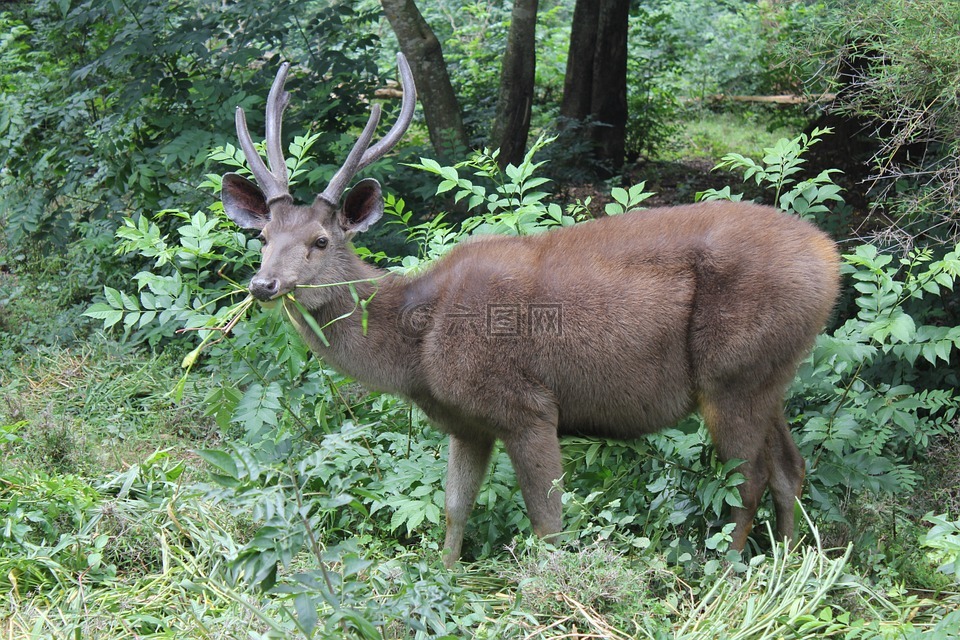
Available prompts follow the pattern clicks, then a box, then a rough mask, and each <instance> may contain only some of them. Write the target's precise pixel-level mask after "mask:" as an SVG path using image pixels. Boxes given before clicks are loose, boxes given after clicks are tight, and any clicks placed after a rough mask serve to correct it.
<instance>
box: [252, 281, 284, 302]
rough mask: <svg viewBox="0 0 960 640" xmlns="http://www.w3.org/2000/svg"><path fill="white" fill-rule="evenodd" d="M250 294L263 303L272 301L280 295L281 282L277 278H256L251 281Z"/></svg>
mask: <svg viewBox="0 0 960 640" xmlns="http://www.w3.org/2000/svg"><path fill="white" fill-rule="evenodd" d="M250 293H252V294H253V297H254V298H256V299H257V300H259V301H261V302H266V301H267V300H272V299H273V298H276V297H277V294H279V293H280V281H279V280H277V279H276V278H261V277H260V276H255V277H254V278H253V280H251V281H250Z"/></svg>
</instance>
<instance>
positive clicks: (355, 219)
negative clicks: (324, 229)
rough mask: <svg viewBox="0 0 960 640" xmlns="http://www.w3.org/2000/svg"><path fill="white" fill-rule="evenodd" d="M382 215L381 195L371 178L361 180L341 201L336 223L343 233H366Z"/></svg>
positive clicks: (375, 182)
mask: <svg viewBox="0 0 960 640" xmlns="http://www.w3.org/2000/svg"><path fill="white" fill-rule="evenodd" d="M382 215H383V193H382V192H381V191H380V183H379V182H377V181H376V180H374V179H373V178H366V179H364V180H361V181H360V182H358V183H357V184H356V186H354V187H353V189H351V190H350V193H348V194H347V197H346V199H345V200H344V201H343V208H342V209H340V213H339V215H338V216H337V221H338V222H339V223H340V226H341V227H342V228H343V230H344V231H349V232H351V233H358V232H360V231H366V230H367V229H369V228H370V227H371V226H373V223H375V222H376V221H377V220H379V219H380V217H381V216H382Z"/></svg>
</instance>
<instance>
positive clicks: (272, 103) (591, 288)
mask: <svg viewBox="0 0 960 640" xmlns="http://www.w3.org/2000/svg"><path fill="white" fill-rule="evenodd" d="M398 65H399V69H400V75H401V78H402V81H403V88H404V95H403V104H402V107H401V112H400V116H399V118H398V121H397V123H396V124H394V126H393V127H392V128H391V129H390V131H389V132H388V133H387V134H386V136H385V137H384V138H383V139H382V140H381V141H380V142H379V143H377V144H376V145H374V146H372V147H371V146H370V143H371V140H372V138H373V134H374V130H375V129H376V127H377V123H378V120H379V117H380V108H379V106H378V105H374V106H373V107H372V108H371V115H370V119H369V121H368V123H367V125H366V128H365V129H364V130H363V133H362V134H361V135H360V138H359V140H358V141H357V143H356V145H355V146H354V147H353V150H352V151H351V152H350V154H349V156H348V157H347V160H346V162H345V163H344V164H343V166H342V168H340V169H339V170H338V171H337V173H336V175H335V176H334V178H333V179H332V181H331V182H330V184H329V186H328V187H327V188H326V190H325V191H324V192H323V193H321V194H320V195H318V196H317V197H316V199H315V200H314V201H313V203H312V204H309V205H299V204H295V203H294V201H293V198H292V197H291V195H290V191H289V186H288V180H287V172H286V166H285V163H284V157H283V151H282V148H281V142H280V123H281V117H282V115H283V110H284V108H285V107H286V105H287V102H288V99H289V95H288V94H287V93H286V92H285V91H284V90H283V85H284V82H285V79H286V76H287V71H288V69H289V67H288V65H287V64H284V65H283V66H281V67H280V71H279V72H278V74H277V77H276V80H275V81H274V83H273V87H272V89H271V91H270V95H269V98H268V101H267V114H266V133H267V137H266V155H267V158H268V161H269V163H270V166H269V169H268V168H267V167H266V166H265V165H264V162H263V160H261V158H260V156H259V155H258V153H257V151H256V149H255V148H254V146H253V142H252V140H251V138H250V134H249V132H248V131H247V126H246V121H245V118H244V114H243V111H242V110H241V109H239V108H238V109H237V134H238V136H239V137H240V142H241V145H242V147H243V150H244V153H245V154H246V157H247V161H248V162H249V164H250V167H251V169H252V171H253V174H254V176H255V177H256V179H257V182H258V183H259V185H260V187H259V188H258V187H257V186H256V185H254V184H253V183H252V182H250V181H248V180H246V179H244V178H242V177H240V176H239V175H237V174H233V173H230V174H227V175H225V176H224V177H223V192H222V198H223V205H224V210H225V211H226V213H227V215H228V216H230V218H231V219H232V220H233V221H234V222H236V223H237V224H238V225H239V226H241V227H244V228H247V229H259V230H260V237H261V238H262V240H263V258H262V265H261V267H260V271H259V272H258V273H257V274H256V275H255V276H254V277H253V280H252V281H251V283H250V291H251V292H252V293H253V295H254V296H255V297H256V298H257V299H258V300H261V301H269V300H274V299H277V298H282V299H283V303H284V304H285V305H287V308H288V311H289V312H290V316H291V318H293V320H294V323H295V324H296V327H297V329H298V331H299V332H300V334H301V335H302V336H303V338H304V339H305V340H306V341H307V343H308V344H309V345H310V348H311V349H312V350H313V351H314V352H315V353H316V354H317V355H318V356H319V357H321V358H323V359H324V360H326V361H327V362H328V363H330V364H331V365H332V366H334V367H335V368H337V369H338V370H340V371H341V372H343V373H344V374H346V375H348V376H351V377H353V378H355V379H357V380H359V381H360V382H362V383H364V384H365V385H367V386H368V387H370V388H373V389H378V390H382V391H386V392H390V393H394V394H399V395H400V396H403V397H405V398H408V399H409V400H411V401H413V402H414V403H416V405H417V406H419V407H420V408H421V409H422V410H423V411H424V413H425V414H426V415H427V416H428V417H429V418H430V420H431V421H432V422H433V423H434V424H435V425H436V426H437V427H438V428H440V429H442V430H443V431H445V432H446V433H448V434H449V435H450V453H449V461H448V467H447V486H446V505H445V506H446V518H447V534H446V541H445V543H444V554H445V558H444V561H445V562H446V563H447V565H448V566H450V565H453V564H455V563H456V562H457V559H458V558H459V555H460V548H461V543H462V540H463V534H464V527H465V525H466V521H467V517H468V515H469V513H470V511H471V510H472V508H473V504H474V502H475V500H476V497H477V492H478V490H479V488H480V485H481V483H482V481H483V478H484V476H485V474H486V472H487V467H488V463H489V460H490V453H491V450H492V448H493V444H494V441H495V440H498V439H499V440H501V441H503V443H504V446H505V448H506V451H507V453H508V454H509V456H510V460H511V462H512V463H513V467H514V469H515V470H516V474H517V479H518V481H519V484H520V489H521V492H522V494H523V500H524V503H525V504H526V507H527V511H528V513H529V516H530V521H531V523H532V524H533V530H534V532H535V533H536V534H537V535H540V536H549V535H551V534H556V533H558V532H559V531H560V530H561V522H560V514H561V505H560V493H559V492H558V491H557V490H556V488H555V487H554V483H556V482H557V481H558V480H559V479H560V476H561V473H562V470H561V456H560V443H559V439H558V438H559V436H561V435H564V434H581V435H592V436H600V437H606V438H636V437H639V436H642V435H643V434H647V433H652V432H655V431H657V430H659V429H661V428H663V427H666V426H669V425H671V424H674V423H676V422H677V421H678V420H679V419H681V418H683V417H684V416H686V415H688V414H689V413H691V412H692V411H694V410H696V409H699V410H700V411H701V412H702V415H703V418H704V420H705V422H706V424H707V426H708V427H709V430H710V434H711V437H712V439H713V442H714V444H715V445H716V449H717V453H718V455H719V457H720V459H721V460H728V459H730V458H741V459H744V460H745V462H744V464H743V465H742V466H741V467H740V468H739V469H740V471H741V472H742V473H743V475H744V477H745V479H746V481H745V482H744V483H743V484H742V485H740V496H741V498H742V502H743V506H742V507H738V508H735V509H733V521H734V523H735V528H734V531H733V546H734V547H736V548H738V549H742V548H743V547H744V545H745V543H746V540H747V535H748V533H749V532H750V528H751V526H752V524H753V519H754V515H755V514H756V511H757V506H758V503H759V502H760V498H761V496H762V495H763V493H764V491H765V489H766V487H770V491H771V493H772V494H773V502H774V505H775V509H776V516H777V532H778V535H779V536H780V537H781V538H791V537H792V534H793V525H794V504H795V501H796V500H797V498H798V497H799V495H800V492H801V485H802V482H803V477H804V462H803V459H802V458H801V456H800V452H799V450H798V449H797V446H796V445H795V444H794V442H793V439H792V437H791V435H790V431H789V428H788V427H787V423H786V421H785V419H784V414H783V401H784V392H785V390H786V388H787V385H788V384H789V383H790V381H791V379H792V378H793V376H794V375H795V372H796V368H797V365H798V363H799V362H800V360H801V359H802V358H803V357H804V356H805V354H806V353H807V352H808V350H809V349H810V347H811V345H812V344H813V341H814V338H815V336H816V335H817V333H818V332H819V331H820V330H821V328H822V327H823V324H824V323H825V322H826V320H827V318H828V316H829V315H830V313H831V310H832V308H833V305H834V301H835V299H836V297H837V290H838V279H839V275H838V274H839V268H838V256H837V250H836V247H835V245H834V243H833V242H832V241H831V240H830V238H828V237H827V236H826V235H825V234H823V233H822V232H820V231H819V230H817V228H816V227H814V226H813V225H812V224H810V223H808V222H805V221H804V220H801V219H799V218H796V217H793V216H790V215H787V214H786V213H783V212H781V211H778V210H776V209H773V208H770V207H766V206H760V205H756V204H745V203H733V202H708V203H703V204H695V205H687V206H677V207H667V208H657V209H650V210H647V211H635V212H629V213H624V214H622V215H619V216H614V217H605V218H600V219H597V220H591V221H589V222H584V223H582V224H578V225H575V226H571V227H565V228H561V229H557V230H554V231H550V232H548V233H544V234H541V235H531V236H526V237H489V238H485V239H483V240H482V241H471V242H465V243H462V244H460V245H459V246H457V247H455V248H454V249H453V250H452V251H450V253H448V254H447V255H446V256H444V257H443V258H442V259H440V260H438V261H437V262H436V263H435V264H434V265H433V266H432V267H431V268H430V269H429V270H427V271H426V272H425V273H423V274H421V275H418V276H416V277H406V276H402V275H399V274H395V273H388V272H385V271H383V270H380V269H377V268H374V267H372V266H370V265H368V264H366V263H364V262H363V261H362V260H360V258H358V257H357V256H356V254H355V253H354V252H353V250H352V249H351V245H350V239H351V238H352V237H353V235H354V234H355V233H357V232H360V231H364V230H366V229H368V228H369V227H370V226H371V225H372V224H374V223H375V222H376V221H377V220H378V219H379V218H380V216H381V215H382V213H383V199H382V195H381V191H380V185H379V184H378V183H377V182H376V181H375V180H372V179H369V178H367V179H365V180H361V181H360V182H359V183H357V184H356V185H355V186H354V187H353V189H351V190H350V191H349V193H347V194H346V197H344V198H342V199H343V204H342V205H341V204H340V201H341V197H342V195H343V193H344V191H345V189H346V187H347V184H348V183H349V182H350V180H351V179H352V178H353V176H354V175H356V174H357V172H359V171H360V170H361V169H363V168H364V167H366V166H367V165H369V164H370V163H371V162H374V161H375V160H377V159H378V158H380V157H382V156H383V155H384V154H386V153H387V152H388V151H389V150H390V149H391V148H392V147H393V146H394V145H395V144H396V143H397V141H398V140H399V139H400V137H401V136H402V135H403V133H404V131H405V130H406V128H407V127H408V125H409V124H410V120H411V118H412V117H413V112H414V107H415V102H416V95H415V89H414V83H413V77H412V74H411V73H410V68H409V66H408V65H407V63H406V60H405V59H404V58H403V56H402V55H399V56H398ZM338 283H353V284H352V286H354V287H355V288H356V290H357V293H358V294H359V295H360V296H361V297H362V298H370V301H369V304H368V306H367V313H366V327H364V321H363V320H362V314H361V313H359V312H356V313H353V312H352V311H353V310H354V309H355V308H356V303H355V301H354V298H353V295H352V293H351V292H350V291H349V287H348V286H346V285H343V284H339V285H338ZM316 285H321V286H316ZM294 293H295V294H296V301H297V302H299V304H300V305H302V307H299V306H297V305H296V304H294V302H293V300H292V297H291V296H290V295H288V294H294ZM374 294H375V295H374ZM300 308H304V309H306V311H307V312H309V314H310V315H311V316H312V317H313V318H312V320H309V321H308V320H305V319H304V317H303V316H302V315H301V314H300V312H299V311H298V309H300ZM311 325H313V326H317V325H319V326H321V327H326V329H325V330H324V334H325V340H324V339H321V338H320V337H319V336H318V335H317V333H316V332H315V330H314V329H313V328H311Z"/></svg>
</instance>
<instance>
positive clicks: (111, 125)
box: [0, 0, 376, 246]
mask: <svg viewBox="0 0 960 640" xmlns="http://www.w3.org/2000/svg"><path fill="white" fill-rule="evenodd" d="M15 11H16V13H14V12H13V11H10V12H4V13H3V14H0V24H2V26H3V31H4V33H5V34H6V35H5V37H4V39H3V40H2V44H0V62H2V64H0V67H2V68H3V72H2V75H0V86H2V87H3V91H2V94H0V95H2V98H0V101H2V108H0V113H2V114H3V116H2V117H0V134H2V135H0V161H2V164H3V166H4V167H5V168H6V170H5V171H4V172H2V173H0V202H2V204H3V209H4V211H5V216H4V217H5V226H6V232H7V236H8V238H9V240H10V242H11V244H14V245H16V244H20V243H23V242H25V241H26V240H27V239H30V240H39V241H43V242H46V243H52V244H54V245H61V246H62V245H64V244H65V243H66V242H67V241H68V240H70V239H71V238H72V237H73V234H74V232H75V225H76V224H77V223H78V222H81V221H98V220H116V219H117V218H118V217H120V216H122V215H129V216H136V215H138V214H139V212H142V211H159V210H165V209H170V208H172V207H173V206H174V203H176V204H177V205H179V206H181V207H186V208H188V209H189V208H192V207H193V206H194V205H195V204H196V203H197V193H196V192H194V191H193V190H192V189H191V188H190V185H192V184H194V183H195V182H196V177H197V176H198V175H200V171H201V170H202V167H203V166H204V165H205V164H206V162H207V150H208V149H209V148H210V147H211V146H213V144H214V142H215V141H216V140H218V139H219V138H220V137H222V136H223V135H224V134H225V133H228V132H231V131H232V130H233V113H234V109H235V107H236V106H237V105H242V106H244V107H247V108H248V111H255V110H251V109H250V107H253V106H255V105H257V104H258V103H259V100H258V99H257V96H258V95H262V92H263V91H264V90H265V87H266V86H267V85H265V84H264V82H263V77H262V74H260V73H256V74H254V73H252V72H251V69H252V68H254V67H257V66H259V65H257V64H252V63H255V62H256V61H257V60H259V59H261V58H263V57H265V56H266V55H267V54H271V55H272V54H273V53H274V52H277V51H282V52H283V53H284V56H285V57H290V58H293V59H294V60H300V61H301V65H302V66H303V67H304V68H305V69H306V71H307V72H308V74H309V75H310V76H312V79H313V82H311V90H310V91H309V92H306V95H305V96H302V99H301V101H300V104H303V105H304V107H305V112H306V113H308V114H309V117H310V118H312V119H314V120H319V122H320V124H321V126H322V128H323V130H325V131H330V132H337V131H342V130H343V129H344V128H346V126H345V125H349V124H352V123H353V122H354V121H355V120H357V119H359V118H360V117H362V110H363V106H362V105H361V104H360V101H359V100H356V99H355V98H356V96H357V95H358V94H359V93H360V92H366V91H367V90H368V88H369V86H370V84H372V82H371V78H370V75H371V74H375V72H376V70H375V67H374V66H373V63H372V61H373V55H374V51H373V47H374V46H375V45H376V38H375V37H374V36H370V35H366V34H367V33H369V31H367V30H366V26H367V25H369V22H370V21H371V20H372V19H373V18H374V14H372V13H370V11H364V10H361V9H355V8H353V7H352V3H346V2H334V3H307V4H302V3H292V4H291V3H282V4H275V5H270V7H267V8H265V7H264V6H262V5H260V4H259V3H255V2H249V1H244V2H239V3H231V4H230V5H223V4H216V3H212V4H211V3H204V2H198V1H196V0H179V1H177V2H165V3H158V2H154V1H152V0H135V1H133V2H124V3H111V2H103V1H102V0H85V1H82V2H59V3H55V2H40V3H26V4H20V5H17V6H16V7H15ZM304 25H309V34H310V35H309V36H308V35H307V31H306V30H305V29H304ZM346 34H350V35H349V37H350V39H351V46H350V48H349V50H348V49H346V48H344V47H342V46H340V43H341V42H342V38H344V37H345V35H346ZM318 76H322V77H323V79H322V80H319V79H318ZM64 78H69V82H67V83H65V82H64ZM238 86H239V87H240V89H239V91H238ZM332 87H336V93H337V95H338V98H339V100H335V101H330V99H329V94H330V92H331V88H332ZM293 112H294V114H295V113H296V110H293ZM250 117H251V126H255V125H257V124H259V123H260V122H261V117H260V116H259V114H256V113H252V114H251V116H250ZM292 117H293V118H296V115H292ZM322 146H323V147H324V149H326V150H328V153H329V155H326V154H325V157H324V159H325V160H326V159H327V158H329V157H332V156H333V154H334V153H336V152H337V151H339V135H338V134H336V133H327V134H324V139H323V143H322Z"/></svg>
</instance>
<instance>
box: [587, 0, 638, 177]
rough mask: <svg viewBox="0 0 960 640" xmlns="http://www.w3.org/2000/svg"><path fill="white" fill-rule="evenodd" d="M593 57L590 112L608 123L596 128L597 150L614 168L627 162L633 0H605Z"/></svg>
mask: <svg viewBox="0 0 960 640" xmlns="http://www.w3.org/2000/svg"><path fill="white" fill-rule="evenodd" d="M599 5H600V11H599V13H600V15H599V20H598V21H597V49H596V55H595V56H594V59H593V92H592V95H591V100H590V103H591V109H590V113H591V115H592V116H593V119H594V120H596V121H597V122H599V123H603V124H604V125H606V126H601V127H595V128H594V129H593V132H592V133H593V135H592V137H593V141H594V144H595V148H596V150H597V154H598V156H599V157H600V158H602V159H603V160H606V161H608V162H609V163H610V164H611V165H612V167H613V169H614V170H619V169H620V168H621V167H622V166H623V156H624V149H625V147H626V135H627V33H628V31H629V29H628V26H629V25H628V20H629V18H630V0H601V1H600V2H599Z"/></svg>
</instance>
